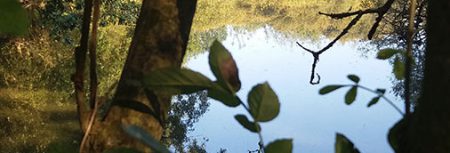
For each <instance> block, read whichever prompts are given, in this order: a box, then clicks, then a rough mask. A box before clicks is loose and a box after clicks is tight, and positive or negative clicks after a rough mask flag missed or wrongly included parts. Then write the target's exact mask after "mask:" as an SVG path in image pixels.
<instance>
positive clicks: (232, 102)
mask: <svg viewBox="0 0 450 153" xmlns="http://www.w3.org/2000/svg"><path fill="white" fill-rule="evenodd" d="M208 97H211V98H213V99H215V100H218V101H220V102H222V103H223V104H224V105H227V106H229V107H236V106H239V104H240V101H239V99H238V97H236V95H234V94H232V93H230V92H228V91H227V90H225V89H224V88H223V87H222V86H220V85H219V84H218V83H216V82H214V83H213V86H212V87H211V88H210V89H209V90H208Z"/></svg>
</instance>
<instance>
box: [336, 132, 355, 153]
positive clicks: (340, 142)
mask: <svg viewBox="0 0 450 153" xmlns="http://www.w3.org/2000/svg"><path fill="white" fill-rule="evenodd" d="M334 152H335V153H359V150H358V149H356V148H355V146H354V145H353V143H352V142H351V141H350V140H349V139H348V138H347V137H345V136H344V135H342V134H340V133H336V143H335V151H334Z"/></svg>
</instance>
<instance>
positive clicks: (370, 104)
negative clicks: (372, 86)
mask: <svg viewBox="0 0 450 153" xmlns="http://www.w3.org/2000/svg"><path fill="white" fill-rule="evenodd" d="M379 100H380V97H374V98H372V100H370V102H369V103H368V104H367V107H370V106H372V105H375V104H376V103H378V101H379Z"/></svg>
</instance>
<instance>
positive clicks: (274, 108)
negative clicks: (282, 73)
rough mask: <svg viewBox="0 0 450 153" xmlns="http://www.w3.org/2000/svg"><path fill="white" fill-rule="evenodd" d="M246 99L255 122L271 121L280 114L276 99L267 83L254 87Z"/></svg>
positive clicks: (278, 103)
mask: <svg viewBox="0 0 450 153" xmlns="http://www.w3.org/2000/svg"><path fill="white" fill-rule="evenodd" d="M247 98H248V105H249V107H250V113H251V115H252V116H253V118H254V119H255V120H256V121H259V122H267V121H270V120H273V119H274V118H275V117H277V115H278V113H279V112H280V102H279V101H278V97H277V95H276V94H275V92H274V91H273V90H272V88H271V87H270V85H269V84H268V83H267V82H265V83H263V84H258V85H256V86H254V87H253V88H252V90H251V91H250V92H249V94H248V97H247Z"/></svg>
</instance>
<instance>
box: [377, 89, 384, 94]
mask: <svg viewBox="0 0 450 153" xmlns="http://www.w3.org/2000/svg"><path fill="white" fill-rule="evenodd" d="M377 93H378V94H381V95H384V93H386V89H377Z"/></svg>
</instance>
